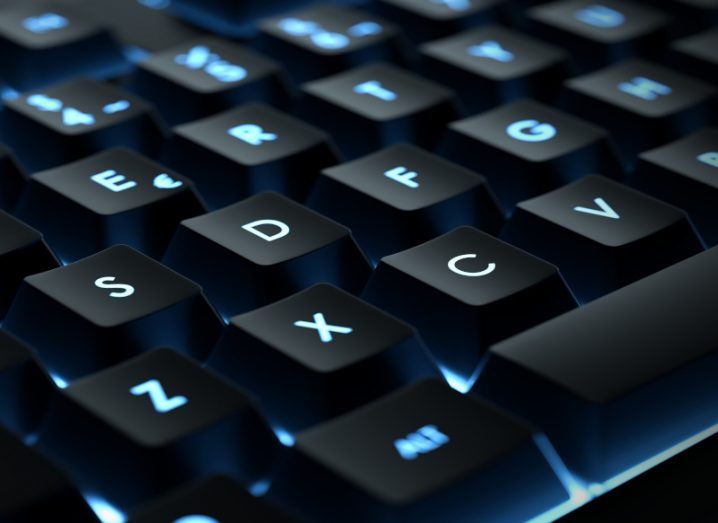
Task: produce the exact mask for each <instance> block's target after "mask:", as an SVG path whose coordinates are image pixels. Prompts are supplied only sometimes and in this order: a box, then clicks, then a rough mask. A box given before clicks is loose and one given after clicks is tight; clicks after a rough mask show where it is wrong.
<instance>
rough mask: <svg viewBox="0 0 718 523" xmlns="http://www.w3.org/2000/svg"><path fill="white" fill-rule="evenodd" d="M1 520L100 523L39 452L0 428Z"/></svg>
mask: <svg viewBox="0 0 718 523" xmlns="http://www.w3.org/2000/svg"><path fill="white" fill-rule="evenodd" d="M0 455H1V456H2V460H3V466H2V467H1V468H0V489H1V490H2V493H3V495H2V497H0V520H2V521H4V522H7V523H38V522H41V521H57V520H58V519H61V520H62V521H72V522H73V523H99V520H98V519H97V518H96V517H95V514H94V513H93V512H92V510H91V509H90V507H89V505H88V504H87V503H86V502H85V500H84V499H83V498H82V496H81V495H80V493H79V492H78V490H77V488H76V487H75V485H73V484H72V482H71V481H70V479H69V478H68V477H67V475H66V474H65V473H64V472H63V471H62V470H60V469H59V468H58V467H57V466H56V465H55V464H54V463H53V462H52V461H50V460H49V459H48V458H46V457H45V456H43V455H42V454H40V453H39V452H38V451H36V450H34V449H31V448H30V447H28V446H26V445H25V444H24V443H23V442H22V441H20V440H18V439H16V438H15V437H14V436H12V435H11V434H10V433H8V432H6V431H5V430H2V429H0Z"/></svg>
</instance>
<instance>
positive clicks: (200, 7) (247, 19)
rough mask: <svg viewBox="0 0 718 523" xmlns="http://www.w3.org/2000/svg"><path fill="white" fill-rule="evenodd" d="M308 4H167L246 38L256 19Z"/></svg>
mask: <svg viewBox="0 0 718 523" xmlns="http://www.w3.org/2000/svg"><path fill="white" fill-rule="evenodd" d="M147 1H154V0H147ZM308 3H310V1H309V0H262V1H261V2H236V1H235V0H172V1H171V4H168V6H167V7H171V10H170V11H171V13H172V14H176V15H179V16H180V17H181V18H183V19H185V20H187V21H188V22H190V23H191V24H193V25H198V26H200V27H202V28H204V29H208V30H210V31H211V32H213V33H219V34H223V35H227V36H232V37H243V38H247V37H249V36H253V35H254V33H255V32H256V30H257V21H258V20H261V19H262V18H265V17H267V16H273V15H276V14H277V13H278V12H283V11H287V10H289V9H296V8H297V6H302V5H306V4H308Z"/></svg>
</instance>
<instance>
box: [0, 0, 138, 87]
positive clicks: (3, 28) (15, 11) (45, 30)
mask: <svg viewBox="0 0 718 523" xmlns="http://www.w3.org/2000/svg"><path fill="white" fill-rule="evenodd" d="M126 68H127V65H126V63H125V59H124V57H123V55H122V52H121V49H120V47H119V45H118V43H117V42H116V41H115V40H114V38H113V37H112V36H111V35H110V33H109V32H108V31H107V29H106V28H104V27H102V26H100V25H98V24H97V23H95V22H94V21H92V20H90V19H87V18H86V17H84V16H83V15H82V14H80V13H79V12H77V11H76V10H74V9H72V8H71V7H69V6H67V5H63V4H60V3H52V2H20V3H18V4H17V5H15V6H10V7H4V8H2V9H0V77H2V78H3V80H5V81H7V82H8V83H9V84H10V85H11V86H12V87H14V88H15V89H17V90H21V91H24V90H26V89H33V88H35V87H42V86H45V85H49V84H52V83H56V82H59V81H63V80H66V79H69V78H72V77H76V76H80V75H86V76H87V75H90V76H94V77H98V78H106V77H109V76H113V75H117V74H121V73H122V72H124V70H125V69H126Z"/></svg>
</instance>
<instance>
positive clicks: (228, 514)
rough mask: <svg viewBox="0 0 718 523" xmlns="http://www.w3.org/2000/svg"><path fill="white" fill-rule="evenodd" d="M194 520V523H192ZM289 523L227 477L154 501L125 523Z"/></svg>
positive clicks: (196, 483) (278, 511) (289, 519)
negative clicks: (234, 522) (240, 522)
mask: <svg viewBox="0 0 718 523" xmlns="http://www.w3.org/2000/svg"><path fill="white" fill-rule="evenodd" d="M193 518H194V519H193ZM232 521H243V522H246V523H290V522H291V521H295V520H294V519H293V518H291V517H289V516H287V515H285V514H284V512H280V510H279V509H277V508H276V507H274V506H272V505H270V504H269V503H267V502H266V501H264V500H262V499H261V498H256V497H254V496H252V495H250V494H249V493H248V492H247V491H246V490H245V489H244V488H243V487H242V486H240V485H239V484H237V483H236V482H235V481H233V480H232V479H231V478H229V477H228V476H212V477H210V478H207V479H203V480H200V481H196V482H193V483H192V484H190V485H187V486H185V487H182V488H179V489H177V490H175V491H173V492H171V493H170V494H167V495H166V496H163V497H162V498H160V499H158V500H155V501H153V502H151V503H149V504H147V505H146V506H145V507H143V508H142V509H141V510H139V511H138V512H137V514H135V515H134V516H132V517H131V518H130V520H129V523H217V522H227V523H231V522H232Z"/></svg>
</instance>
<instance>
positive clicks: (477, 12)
mask: <svg viewBox="0 0 718 523" xmlns="http://www.w3.org/2000/svg"><path fill="white" fill-rule="evenodd" d="M508 4H509V2H506V0H378V1H377V3H376V9H377V10H378V11H379V12H380V13H381V14H383V15H385V16H386V17H387V18H389V19H391V20H396V22H397V23H398V24H401V26H402V27H403V28H404V29H405V30H406V34H407V36H408V37H409V38H410V39H411V40H413V41H415V42H424V41H426V40H434V39H437V38H443V37H445V36H449V35H451V34H454V33H458V32H459V31H461V30H463V29H468V28H470V27H475V26H477V25H482V24H485V23H487V22H495V21H497V20H503V19H506V18H507V17H508V14H509V9H508V8H509V7H510V6H509V5H508Z"/></svg>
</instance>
